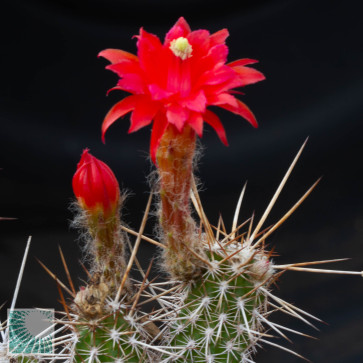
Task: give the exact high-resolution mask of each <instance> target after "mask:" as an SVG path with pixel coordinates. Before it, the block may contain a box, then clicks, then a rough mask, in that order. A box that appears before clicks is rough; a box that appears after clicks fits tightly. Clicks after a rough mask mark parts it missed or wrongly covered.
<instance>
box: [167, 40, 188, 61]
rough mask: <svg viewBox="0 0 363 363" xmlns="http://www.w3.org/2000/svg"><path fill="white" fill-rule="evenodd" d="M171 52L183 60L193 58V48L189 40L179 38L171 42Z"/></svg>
mask: <svg viewBox="0 0 363 363" xmlns="http://www.w3.org/2000/svg"><path fill="white" fill-rule="evenodd" d="M169 48H170V49H171V51H172V52H173V53H174V54H175V55H176V56H177V57H179V58H181V59H182V60H185V59H187V58H190V57H191V56H192V51H193V48H192V46H191V45H190V43H189V42H188V39H187V38H184V37H179V38H177V39H174V40H172V41H171V42H170V47H169Z"/></svg>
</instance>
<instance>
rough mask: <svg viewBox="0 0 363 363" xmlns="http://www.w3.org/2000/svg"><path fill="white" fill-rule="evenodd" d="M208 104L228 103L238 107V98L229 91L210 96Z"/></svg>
mask: <svg viewBox="0 0 363 363" xmlns="http://www.w3.org/2000/svg"><path fill="white" fill-rule="evenodd" d="M208 104H210V105H214V106H220V105H224V104H227V105H230V106H232V107H235V108H237V107H238V102H237V99H236V98H235V97H234V96H232V95H230V94H229V93H220V94H218V95H215V94H213V95H211V96H210V97H208Z"/></svg>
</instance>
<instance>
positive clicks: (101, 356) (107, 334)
mask: <svg viewBox="0 0 363 363" xmlns="http://www.w3.org/2000/svg"><path fill="white" fill-rule="evenodd" d="M124 314H125V311H123V310H119V311H118V312H116V313H115V314H112V315H111V316H108V317H106V318H104V319H100V320H101V321H99V320H98V321H97V322H95V324H94V325H92V324H90V323H89V322H87V324H85V325H81V324H80V325H78V326H77V330H78V342H77V344H76V351H75V358H74V361H75V362H90V361H91V362H109V363H111V362H113V363H115V362H117V363H124V362H130V363H133V362H135V363H138V362H140V361H146V360H147V352H146V351H145V349H144V347H143V346H141V345H140V344H138V343H139V342H143V341H144V340H145V337H144V336H142V332H141V331H140V327H139V326H137V325H135V324H134V321H133V318H132V317H131V318H129V317H128V316H127V315H124ZM81 322H82V321H81Z"/></svg>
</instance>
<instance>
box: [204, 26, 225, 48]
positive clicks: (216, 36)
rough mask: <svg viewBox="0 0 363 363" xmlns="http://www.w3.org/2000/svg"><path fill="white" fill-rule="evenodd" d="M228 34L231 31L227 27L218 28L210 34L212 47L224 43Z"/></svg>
mask: <svg viewBox="0 0 363 363" xmlns="http://www.w3.org/2000/svg"><path fill="white" fill-rule="evenodd" d="M228 36H229V32H228V30H227V29H221V30H218V31H217V32H215V33H213V34H212V35H211V36H210V38H209V41H210V46H211V47H212V46H213V45H217V44H224V42H225V41H226V39H227V38H228Z"/></svg>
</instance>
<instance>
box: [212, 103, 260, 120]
mask: <svg viewBox="0 0 363 363" xmlns="http://www.w3.org/2000/svg"><path fill="white" fill-rule="evenodd" d="M236 100H237V104H238V106H237V107H233V106H231V105H228V104H224V105H219V107H222V108H224V109H226V110H228V111H231V112H233V113H235V114H237V115H239V116H242V117H243V118H244V119H245V120H247V121H248V122H249V123H250V124H251V125H252V126H253V127H258V124H257V120H256V117H255V115H254V114H253V113H252V111H251V110H250V109H249V108H248V106H247V105H246V104H245V103H243V102H241V101H240V100H238V99H237V98H236Z"/></svg>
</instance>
